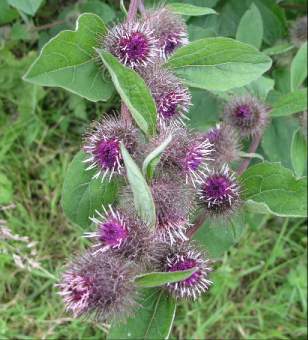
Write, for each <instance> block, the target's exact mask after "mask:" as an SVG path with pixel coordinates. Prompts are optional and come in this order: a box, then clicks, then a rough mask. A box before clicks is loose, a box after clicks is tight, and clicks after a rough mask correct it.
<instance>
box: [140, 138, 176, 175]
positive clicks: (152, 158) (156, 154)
mask: <svg viewBox="0 0 308 340" xmlns="http://www.w3.org/2000/svg"><path fill="white" fill-rule="evenodd" d="M171 140H172V135H169V136H168V137H167V138H166V139H165V140H164V141H163V142H162V143H161V144H160V145H159V146H158V147H157V148H156V149H154V150H153V151H152V152H151V153H150V154H149V155H148V156H147V157H146V158H145V160H144V162H143V166H142V172H143V175H144V176H145V177H146V178H147V179H151V178H152V177H153V176H154V171H155V168H156V166H157V164H158V163H159V161H160V156H161V154H162V153H163V152H164V151H165V149H166V147H167V146H168V145H169V144H170V142H171Z"/></svg>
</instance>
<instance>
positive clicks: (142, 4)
mask: <svg viewBox="0 0 308 340" xmlns="http://www.w3.org/2000/svg"><path fill="white" fill-rule="evenodd" d="M139 11H140V13H141V14H142V15H145V7H144V3H143V0H140V1H139Z"/></svg>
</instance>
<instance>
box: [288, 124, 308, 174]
mask: <svg viewBox="0 0 308 340" xmlns="http://www.w3.org/2000/svg"><path fill="white" fill-rule="evenodd" d="M291 161H292V166H293V169H294V172H295V174H296V176H297V177H300V176H302V175H303V173H304V171H305V168H306V164H307V141H306V139H305V137H304V136H303V134H302V133H301V129H298V130H296V131H295V132H294V134H293V138H292V144H291Z"/></svg>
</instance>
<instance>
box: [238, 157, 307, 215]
mask: <svg viewBox="0 0 308 340" xmlns="http://www.w3.org/2000/svg"><path fill="white" fill-rule="evenodd" d="M242 183H243V193H244V196H245V197H244V198H245V199H246V200H249V201H253V202H256V203H258V204H260V203H261V204H262V205H263V206H265V207H267V210H268V212H271V213H272V214H274V215H277V216H283V217H288V216H290V217H306V216H307V192H306V188H307V179H306V178H301V179H296V178H295V177H294V176H293V174H292V172H291V171H290V170H289V169H286V168H284V167H282V166H281V165H280V164H279V163H268V162H265V163H261V164H257V165H254V166H252V167H250V168H248V170H247V171H246V172H245V173H244V174H243V175H242Z"/></svg>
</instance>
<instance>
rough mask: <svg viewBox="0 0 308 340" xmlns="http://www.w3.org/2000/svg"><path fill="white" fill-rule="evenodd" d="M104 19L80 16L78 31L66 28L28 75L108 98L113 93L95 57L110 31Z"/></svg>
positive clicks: (93, 98) (35, 80)
mask: <svg viewBox="0 0 308 340" xmlns="http://www.w3.org/2000/svg"><path fill="white" fill-rule="evenodd" d="M106 30H107V29H106V26H105V24H104V22H103V21H102V20H101V19H100V18H99V17H98V16H97V15H95V14H89V13H85V14H82V15H80V16H79V17H78V19H77V24H76V30H75V31H63V32H61V33H59V34H58V35H57V36H56V37H54V38H53V39H51V40H50V41H49V42H48V43H47V44H46V45H45V46H44V47H43V49H42V51H41V53H40V55H39V57H38V58H37V59H36V61H35V62H34V63H33V64H32V66H31V67H30V69H29V70H28V72H27V73H26V74H25V76H24V79H25V80H27V81H29V82H32V83H34V84H38V85H43V86H58V87H63V88H64V89H66V90H68V91H71V92H73V93H75V94H78V95H80V96H82V97H85V98H87V99H88V100H91V101H94V102H96V101H99V100H102V101H106V100H108V99H109V98H110V96H111V94H112V93H113V87H112V84H111V81H110V80H106V76H105V75H104V74H103V72H102V70H101V67H100V65H99V64H98V63H97V61H95V58H96V56H95V51H94V47H98V43H99V39H98V37H99V36H102V35H103V34H104V33H106Z"/></svg>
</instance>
